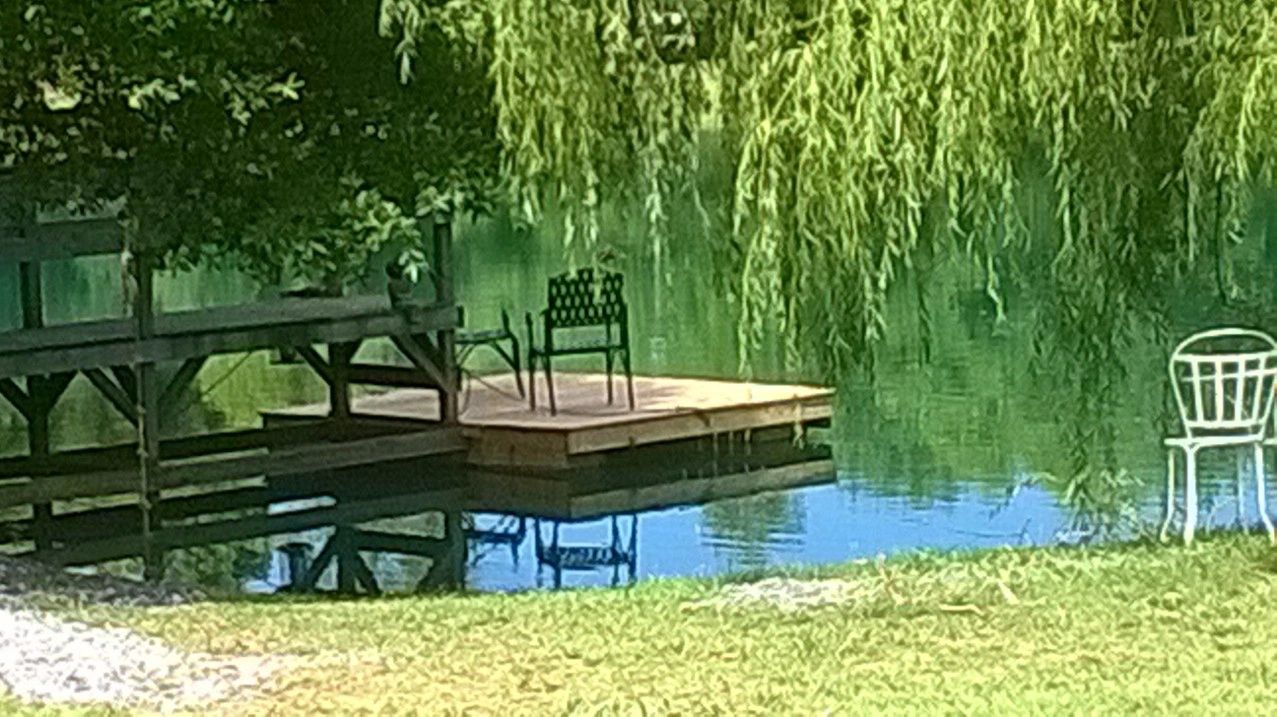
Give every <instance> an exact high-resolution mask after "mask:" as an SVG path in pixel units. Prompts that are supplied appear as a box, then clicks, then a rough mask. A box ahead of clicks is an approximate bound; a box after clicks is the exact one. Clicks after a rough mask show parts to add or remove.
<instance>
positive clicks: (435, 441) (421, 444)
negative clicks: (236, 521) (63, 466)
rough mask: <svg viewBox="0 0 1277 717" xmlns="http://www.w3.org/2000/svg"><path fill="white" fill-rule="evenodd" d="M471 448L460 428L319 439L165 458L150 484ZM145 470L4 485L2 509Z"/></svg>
mask: <svg viewBox="0 0 1277 717" xmlns="http://www.w3.org/2000/svg"><path fill="white" fill-rule="evenodd" d="M464 449H465V440H464V439H463V438H462V436H461V430H460V428H457V427H448V428H431V429H429V430H425V431H420V430H418V431H412V432H405V433H401V434H396V435H389V436H377V437H375V438H367V439H362V440H354V441H343V442H326V443H314V444H306V445H300V446H293V447H291V448H287V449H282V450H277V451H272V452H270V453H263V454H256V455H247V456H241V455H237V456H234V457H228V458H222V459H221V460H200V461H195V462H187V463H183V462H170V461H165V462H164V463H161V464H160V465H159V466H158V467H154V466H153V467H152V470H151V473H150V475H149V476H148V482H149V489H151V490H160V489H168V488H176V487H179V486H188V485H201V484H207V483H216V482H219V481H224V480H235V479H240V478H251V477H254V476H261V475H294V474H304V473H313V472H317V471H325V470H336V469H340V468H350V467H354V466H360V465H369V464H373V463H386V462H392V461H396V460H410V459H414V458H424V457H426V456H430V455H441V454H445V453H455V452H458V451H462V450H464ZM138 484H139V471H138V470H137V469H136V468H134V469H125V470H112V471H103V472H99V473H83V474H75V475H55V476H50V477H47V478H40V479H37V480H33V481H27V482H25V483H18V484H15V485H0V508H9V507H13V506H19V505H28V504H31V503H36V502H40V501H48V500H69V499H71V498H83V497H89V496H103V495H116V494H120V493H129V492H134V491H136V490H137V488H138Z"/></svg>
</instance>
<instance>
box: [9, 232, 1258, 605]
mask: <svg viewBox="0 0 1277 717" xmlns="http://www.w3.org/2000/svg"><path fill="white" fill-rule="evenodd" d="M626 231H628V232H629V233H628V234H627V233H626ZM638 231H639V229H637V228H631V229H628V230H625V231H622V230H620V229H618V231H617V232H616V237H615V245H616V258H615V261H616V262H617V264H618V266H619V268H621V269H622V270H623V271H624V272H625V275H626V278H627V286H626V294H627V297H628V300H629V302H630V305H631V308H630V311H631V326H632V327H633V331H634V359H635V370H636V372H639V373H662V374H667V375H683V376H697V377H716V378H742V377H744V373H743V371H742V367H741V364H740V360H739V355H738V351H737V336H736V319H737V314H736V311H735V309H734V308H733V306H732V303H731V301H730V300H728V299H727V298H725V297H724V295H723V294H722V293H720V291H719V290H718V289H716V288H715V287H713V286H712V285H711V284H710V283H709V282H708V281H707V280H706V277H707V275H708V274H709V271H708V270H707V269H706V267H707V266H708V265H709V261H710V258H709V257H708V256H707V255H706V251H705V250H704V249H703V248H701V247H702V245H701V244H698V243H697V242H696V241H694V240H693V239H691V238H689V239H688V240H687V241H683V242H673V243H671V245H670V246H669V247H667V250H666V251H665V252H664V253H663V255H662V256H661V257H660V258H659V259H658V258H656V257H654V256H652V255H651V253H650V252H649V251H648V250H647V249H646V248H645V247H646V245H645V244H644V243H643V241H642V238H641V237H640V236H638ZM457 243H458V246H457V259H458V262H459V266H458V278H457V284H458V292H459V295H460V297H461V302H462V303H463V304H464V305H465V308H466V316H467V323H468V324H469V325H470V326H472V327H483V326H489V325H497V323H498V322H499V320H500V314H501V312H502V310H506V311H508V312H509V313H510V315H511V316H512V318H513V319H514V322H515V324H516V326H517V327H520V328H521V326H522V312H523V311H525V310H532V309H536V308H538V307H539V306H540V305H541V304H542V303H543V301H544V286H545V278H546V277H547V276H548V275H550V274H553V273H557V272H559V271H562V270H564V269H565V268H566V263H565V259H564V256H563V252H562V248H561V246H560V245H559V244H558V242H557V240H555V239H554V238H553V237H552V236H542V235H538V234H536V233H527V234H524V233H520V232H519V231H516V230H515V229H513V228H512V227H511V226H509V225H508V224H506V223H501V222H496V221H489V222H485V223H483V224H480V225H471V226H466V227H463V228H462V229H461V230H460V231H459V232H458V235H457ZM118 272H119V269H118V264H115V263H113V262H110V261H105V260H103V261H96V260H92V261H78V262H74V263H65V264H59V265H52V266H50V268H49V271H48V273H47V275H46V282H47V285H48V287H49V288H48V293H49V295H50V297H51V298H50V301H49V314H50V319H51V320H52V321H66V320H70V319H83V318H101V317H106V316H112V315H119V314H120V313H121V304H122V302H121V300H120V296H119V285H118V284H119V280H118V276H119V274H118ZM934 273H935V280H934V281H933V283H932V285H931V286H930V288H929V290H928V294H929V296H930V298H929V303H930V307H931V313H932V320H933V327H934V328H933V335H932V337H931V350H930V357H929V359H928V360H926V361H923V360H922V353H923V352H922V350H921V346H920V342H919V340H918V336H919V331H918V326H917V322H916V312H914V311H912V304H910V303H909V297H907V296H903V297H902V299H901V301H900V305H899V306H893V307H892V324H891V326H892V332H891V335H890V336H889V337H888V339H887V340H886V341H885V342H884V343H883V345H882V346H881V349H880V355H879V359H878V361H877V365H876V370H875V374H874V376H873V379H872V380H869V379H868V378H866V377H863V376H859V375H857V376H845V377H841V378H840V379H839V380H838V382H837V383H838V389H839V402H838V407H837V411H836V417H835V422H834V430H833V432H832V434H831V436H830V442H831V444H832V446H833V453H834V459H835V461H834V462H835V465H836V466H837V470H836V472H835V473H833V474H831V475H829V476H828V479H827V481H825V482H824V483H823V484H820V485H814V486H809V487H806V488H800V489H793V490H788V491H783V492H774V493H764V494H760V495H755V496H750V497H745V498H738V499H732V500H724V501H719V502H715V503H711V504H707V505H702V506H689V507H684V508H675V509H668V510H662V511H655V512H649V513H644V514H641V515H639V516H637V520H638V524H637V527H636V530H635V535H636V548H637V556H636V561H635V564H634V568H635V570H634V573H635V574H634V576H633V577H634V578H636V579H640V580H641V579H644V578H652V577H664V576H681V575H713V574H719V573H723V572H734V571H740V570H750V569H756V568H772V567H778V566H799V565H814V564H822V563H833V562H842V561H847V560H851V559H856V558H865V557H873V556H875V555H877V554H879V553H886V554H892V553H898V552H901V551H909V550H917V549H942V550H943V549H952V548H969V547H985V546H996V545H1029V544H1034V545H1037V544H1045V543H1051V542H1059V541H1066V542H1068V541H1081V540H1087V539H1089V538H1090V533H1088V532H1087V531H1085V530H1078V529H1076V526H1074V525H1072V524H1071V522H1070V516H1071V515H1072V513H1071V512H1070V510H1068V509H1067V508H1066V507H1065V505H1064V496H1065V491H1066V489H1065V488H1064V487H1063V486H1064V482H1063V481H1064V480H1067V478H1068V477H1069V476H1070V475H1071V474H1072V472H1073V471H1074V467H1075V465H1076V464H1077V456H1076V451H1075V450H1074V448H1075V446H1073V445H1072V442H1071V440H1070V436H1071V435H1073V433H1071V432H1070V428H1073V429H1076V428H1077V426H1076V421H1074V423H1072V424H1071V423H1070V420H1071V419H1070V416H1073V415H1074V414H1075V413H1076V411H1075V409H1074V405H1073V404H1074V403H1075V402H1076V401H1077V400H1078V399H1077V396H1079V395H1082V394H1083V393H1084V392H1085V389H1084V387H1068V386H1064V387H1061V386H1059V385H1057V383H1056V382H1052V381H1051V380H1050V376H1049V373H1050V371H1049V367H1048V369H1047V371H1046V374H1047V375H1046V377H1045V378H1044V376H1043V370H1042V366H1040V365H1039V366H1035V365H1034V364H1033V362H1032V360H1031V357H1032V356H1033V351H1032V339H1031V336H1030V331H1029V329H1028V327H1029V326H1030V323H1031V319H1032V305H1031V301H1029V300H1027V299H1024V300H1022V301H1021V302H1020V303H1019V304H1017V302H1016V298H1017V297H1015V296H1014V295H1012V296H1009V297H1008V301H1009V303H1008V306H1009V313H1008V317H1007V318H1008V320H1007V321H1006V322H996V321H995V320H994V311H993V306H992V303H991V302H990V301H989V300H988V299H987V297H986V296H985V294H984V291H983V288H982V287H983V285H984V277H983V276H982V275H981V273H980V271H979V269H978V268H977V267H975V266H973V265H970V262H969V260H966V259H964V258H963V257H955V258H951V259H950V260H948V261H947V262H946V263H944V264H943V266H941V267H940V268H939V269H937V270H936V271H935V272H934ZM16 283H17V282H16V278H15V276H14V271H13V267H3V266H0V287H3V288H4V289H5V290H4V291H0V327H3V326H11V325H12V324H13V323H15V319H16V316H17V314H18V311H17V307H16V296H13V295H12V294H15V293H16V290H15V291H10V290H8V289H9V287H16ZM158 289H159V294H160V297H161V303H162V304H163V306H164V308H166V309H180V308H185V307H193V306H198V305H206V304H224V303H234V302H236V301H238V300H242V299H243V297H245V296H252V295H253V294H254V293H255V292H256V291H257V289H255V288H254V287H253V286H252V285H251V284H250V283H249V282H248V281H247V280H245V279H243V278H241V277H239V276H237V275H235V274H234V273H232V272H211V271H205V272H199V273H195V274H186V275H180V276H172V277H165V278H164V279H163V280H162V281H160V282H159V286H158ZM374 290H377V288H376V287H374ZM901 293H902V295H903V294H910V295H912V293H913V292H912V290H908V291H902V292H901ZM368 350H369V351H372V352H384V353H387V355H388V349H387V348H386V347H379V346H372V347H370V348H369V349H368ZM1131 351H1132V353H1133V355H1136V356H1138V357H1141V358H1140V360H1139V361H1135V362H1133V366H1132V369H1131V372H1130V375H1129V376H1128V377H1127V378H1126V380H1125V381H1124V383H1123V385H1122V387H1121V389H1122V390H1120V391H1119V392H1117V394H1115V395H1113V396H1110V397H1106V399H1105V404H1106V408H1105V414H1106V416H1107V419H1108V423H1106V424H1105V427H1104V430H1105V431H1106V435H1105V437H1104V438H1105V441H1104V443H1105V446H1106V450H1107V451H1109V452H1110V454H1109V455H1108V456H1107V459H1108V463H1110V464H1112V465H1116V466H1118V467H1119V468H1120V469H1121V470H1122V471H1124V475H1125V476H1126V480H1127V484H1128V487H1129V490H1130V491H1131V495H1132V497H1133V498H1134V499H1135V500H1136V502H1137V504H1139V505H1142V506H1144V508H1143V511H1142V512H1143V515H1144V517H1146V518H1148V517H1151V516H1153V515H1155V512H1156V503H1157V501H1158V500H1160V496H1161V490H1162V488H1161V486H1162V481H1163V480H1164V479H1163V477H1162V471H1163V470H1164V468H1163V466H1164V463H1163V460H1164V459H1163V458H1162V454H1161V452H1160V439H1161V436H1162V435H1163V431H1164V430H1165V424H1164V422H1163V419H1164V418H1165V417H1166V415H1167V413H1166V408H1167V404H1166V394H1165V380H1164V368H1163V366H1164V364H1163V362H1164V361H1165V355H1166V347H1162V346H1155V345H1151V344H1150V345H1136V346H1133V347H1132V348H1131ZM782 353H783V352H782V351H781V350H780V348H779V346H769V347H768V348H767V349H765V350H764V351H762V352H761V353H759V354H756V355H754V356H753V357H752V361H751V364H750V367H749V370H750V372H751V374H752V376H753V377H754V378H756V379H758V380H779V381H817V380H819V379H820V377H818V376H812V375H803V374H802V373H800V372H796V371H793V370H788V369H786V368H785V366H784V365H783V362H782V360H781V356H782ZM499 367H500V364H499V363H497V361H496V360H495V359H494V358H493V357H491V356H485V355H483V354H478V355H476V356H475V357H474V360H473V361H472V362H471V363H470V364H469V365H468V366H467V367H466V368H467V369H468V370H470V371H472V372H475V373H482V372H484V371H488V370H495V369H497V368H499ZM568 368H569V369H570V368H571V365H570V364H569V365H568ZM581 368H593V367H592V366H590V365H587V364H586V363H582V364H581ZM198 386H199V397H198V400H197V401H196V402H195V403H194V404H193V405H192V406H191V408H190V410H189V411H188V412H187V416H186V418H185V425H184V426H181V427H180V428H181V429H199V430H206V429H222V428H232V427H244V426H252V425H255V424H256V422H257V420H258V411H260V410H264V409H272V408H282V407H286V406H290V405H298V404H303V403H309V402H313V401H317V400H321V399H322V398H323V396H324V395H325V393H324V390H323V387H322V385H321V384H320V383H319V381H318V380H317V379H315V378H314V377H313V376H311V375H309V374H308V372H307V371H305V370H303V369H300V368H296V367H286V366H275V365H272V363H271V357H270V356H269V355H266V354H254V355H252V356H248V357H222V358H219V359H217V360H214V361H212V362H211V363H210V365H209V366H208V367H207V368H206V369H205V370H204V372H203V373H202V374H201V376H200V378H199V379H198ZM1078 389H1082V391H1079V390H1078ZM1077 415H1082V414H1080V413H1078V414H1077ZM1078 420H1085V419H1078ZM129 432H130V429H129V427H128V426H127V425H126V424H125V423H124V422H123V421H122V420H120V419H119V418H118V417H116V416H115V415H114V414H113V413H112V412H111V409H110V408H109V407H108V406H107V405H105V403H104V402H102V401H100V400H99V399H98V398H97V397H96V396H95V395H93V394H92V393H91V391H90V390H89V389H88V387H87V386H84V385H79V384H77V385H74V386H73V388H72V390H71V392H70V393H69V395H68V398H67V399H66V401H65V402H64V403H63V404H62V406H61V407H60V408H59V410H58V412H57V413H56V414H55V417H54V441H55V445H56V446H57V447H59V448H70V447H75V446H83V445H91V444H94V443H100V442H113V441H122V440H127V439H128V438H129ZM23 446H24V438H23V433H22V423H21V421H20V419H19V418H18V417H17V416H16V415H14V414H13V413H12V412H11V411H10V410H9V409H8V407H3V408H0V452H3V453H19V452H21V451H22V449H23ZM1231 465H1232V464H1231V463H1230V462H1228V461H1222V462H1220V463H1219V464H1218V465H1212V466H1208V469H1207V470H1206V472H1205V476H1204V478H1205V481H1204V482H1205V483H1206V484H1207V485H1206V488H1205V490H1204V493H1205V495H1204V498H1203V503H1204V506H1205V512H1206V513H1207V514H1208V518H1207V520H1206V523H1207V525H1208V526H1210V525H1227V524H1229V522H1230V521H1231V516H1232V511H1233V503H1232V502H1231V501H1232V498H1231V495H1232V493H1231V488H1230V487H1229V485H1228V484H1227V481H1226V480H1224V478H1225V477H1226V476H1227V475H1228V473H1229V470H1230V469H1231ZM1252 500H1253V499H1252ZM1270 502H1272V501H1271V499H1270ZM1248 513H1249V516H1250V517H1251V518H1254V516H1255V512H1254V509H1253V507H1251V508H1250V509H1249V511H1248ZM474 520H475V522H476V524H477V525H479V526H480V527H491V526H493V525H497V524H501V523H503V522H505V521H504V519H503V518H502V517H501V516H491V515H480V516H476V517H475V518H474ZM622 520H623V525H624V529H623V532H624V533H625V536H626V538H627V540H628V537H629V532H628V531H629V523H628V521H629V520H631V517H630V516H626V517H624V518H623V519H622ZM391 527H394V526H391ZM400 527H402V528H405V529H406V528H412V527H414V526H413V521H400ZM543 528H544V529H545V530H547V531H548V530H549V528H548V527H545V526H543ZM610 529H611V525H610V522H609V521H607V520H602V521H593V522H588V523H584V524H577V525H569V526H565V527H564V528H563V533H562V535H563V539H564V541H565V542H572V543H578V544H581V543H590V544H604V543H606V542H608V540H609V535H610V534H609V531H610ZM533 530H534V527H533V525H532V524H531V523H529V524H528V525H527V531H528V535H527V538H526V539H525V540H524V541H523V542H522V544H521V545H520V546H519V547H518V549H517V551H516V554H511V552H510V550H509V548H507V547H506V546H499V547H493V546H483V545H476V546H473V547H472V550H471V565H470V568H469V571H468V575H467V583H468V585H469V586H470V587H472V588H474V589H478V590H518V589H526V588H531V587H536V586H538V585H547V584H549V582H550V580H549V578H548V576H547V575H546V571H544V570H539V569H538V566H537V562H536V557H535V552H534V548H533V545H534V540H533V537H532V531H533ZM325 534H326V533H325V531H313V532H311V533H308V534H305V535H301V536H278V537H275V538H271V539H269V540H257V541H250V542H248V543H244V544H241V545H236V546H233V547H224V548H215V549H208V550H197V551H188V552H187V553H185V554H183V555H178V556H175V558H174V564H173V568H174V570H175V571H176V572H178V573H185V576H186V577H188V578H191V579H196V580H200V581H204V582H209V583H220V584H223V585H224V584H227V583H231V584H238V585H240V586H243V587H245V588H247V589H249V590H255V591H256V590H268V589H271V588H272V586H275V585H278V584H280V583H281V582H282V581H283V580H284V579H285V575H284V573H285V570H284V565H285V561H284V560H283V558H282V556H281V555H280V554H279V553H278V552H277V551H276V548H278V547H279V546H281V545H283V544H285V543H288V542H292V541H297V540H304V541H306V542H311V543H314V544H318V543H319V542H320V541H322V539H323V538H324V537H325ZM372 559H373V561H374V565H373V567H374V570H375V572H376V573H377V574H378V577H379V580H381V582H382V583H383V585H384V586H385V587H387V588H390V589H394V588H395V587H403V586H409V585H411V584H413V583H414V582H415V581H416V579H417V578H418V577H419V574H420V573H421V572H422V571H423V570H424V566H425V565H426V562H425V561H424V560H421V559H415V558H399V557H395V556H385V555H382V556H376V557H375V558H372ZM621 572H622V575H621V576H620V580H621V581H622V582H623V581H626V580H629V579H630V576H629V575H628V574H626V573H627V570H624V569H623V570H622V571H621ZM612 581H613V575H612V573H611V570H610V569H607V570H598V571H590V572H582V573H571V574H567V575H566V576H564V577H563V584H565V585H608V584H611V583H612Z"/></svg>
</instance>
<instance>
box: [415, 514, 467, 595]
mask: <svg viewBox="0 0 1277 717" xmlns="http://www.w3.org/2000/svg"><path fill="white" fill-rule="evenodd" d="M443 518H444V531H443V532H444V537H443V543H444V545H445V546H446V547H445V549H444V552H443V554H441V555H440V556H438V558H437V559H434V560H433V561H432V563H431V565H430V572H428V573H426V576H425V577H424V578H422V579H421V581H420V582H419V583H417V589H418V590H438V589H455V588H461V587H464V586H465V582H466V560H467V558H466V551H467V545H466V534H465V528H464V527H463V526H462V525H461V512H460V511H456V510H450V511H449V510H446V511H444V514H443Z"/></svg>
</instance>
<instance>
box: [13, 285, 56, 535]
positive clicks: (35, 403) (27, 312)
mask: <svg viewBox="0 0 1277 717" xmlns="http://www.w3.org/2000/svg"><path fill="white" fill-rule="evenodd" d="M18 282H19V284H20V288H21V294H22V296H21V302H22V328H24V329H39V328H43V327H44V281H43V276H42V275H41V272H40V264H39V263H37V262H23V263H22V264H20V265H19V266H18ZM44 389H45V383H44V378H43V377H40V376H33V377H30V378H28V379H27V394H28V395H29V396H30V397H31V415H30V416H28V417H27V449H28V451H30V454H31V456H32V457H42V456H47V455H49V449H50V446H49V413H50V411H52V410H53V406H52V405H50V402H49V400H48V398H49V397H48V396H47V395H46V394H47V391H45V390H44ZM31 511H32V513H33V516H32V517H33V519H34V528H35V536H34V537H35V548H36V550H49V549H51V548H52V547H53V540H52V538H51V536H50V531H51V528H52V524H53V503H51V502H48V501H45V502H40V503H35V504H33V505H32V506H31Z"/></svg>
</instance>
